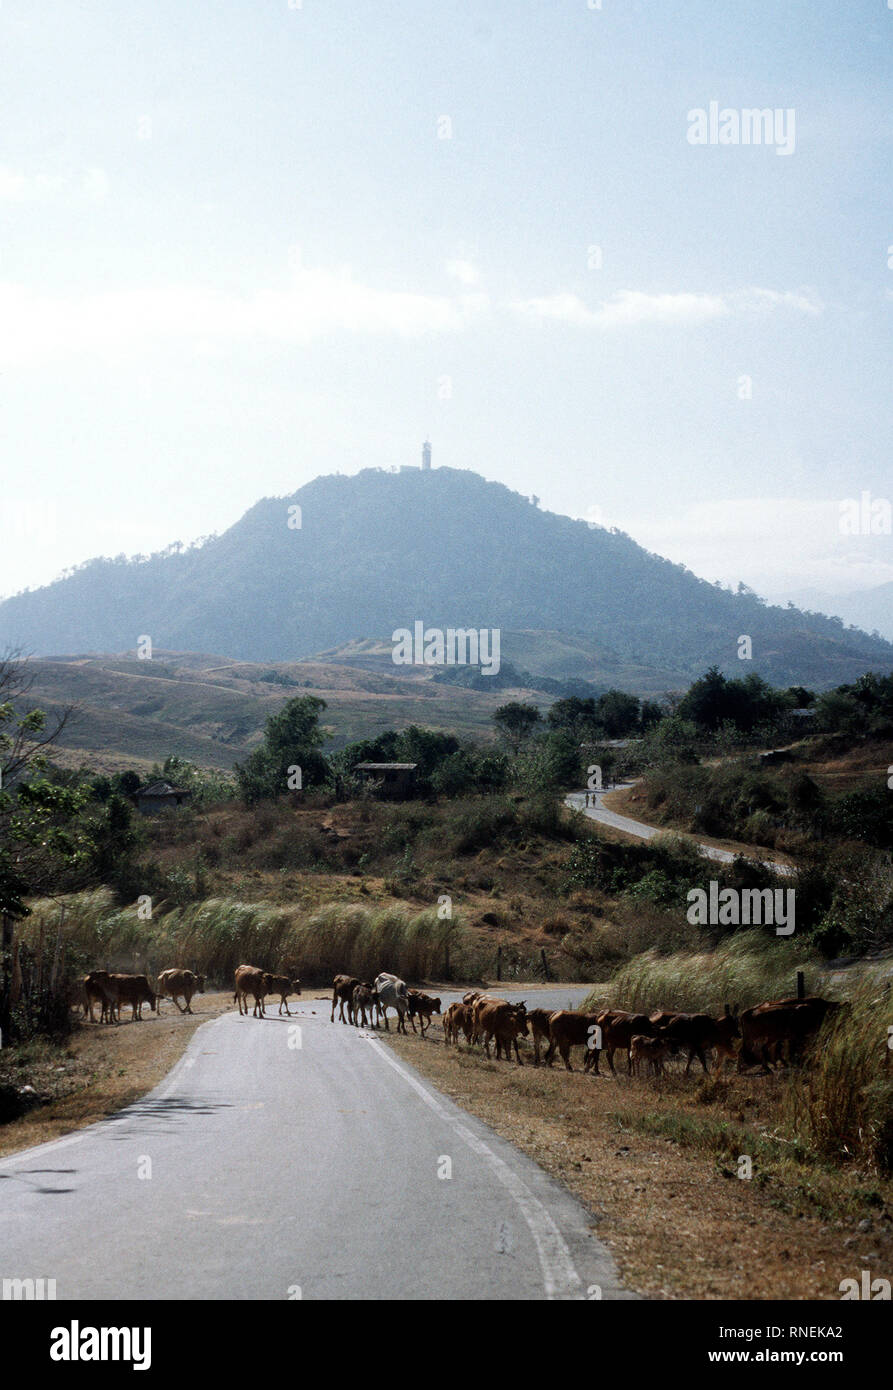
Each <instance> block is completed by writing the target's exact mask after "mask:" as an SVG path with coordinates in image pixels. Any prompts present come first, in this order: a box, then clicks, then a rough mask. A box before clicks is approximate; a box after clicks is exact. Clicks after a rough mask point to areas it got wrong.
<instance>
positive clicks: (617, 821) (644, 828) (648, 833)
mask: <svg viewBox="0 0 893 1390" xmlns="http://www.w3.org/2000/svg"><path fill="white" fill-rule="evenodd" d="M632 786H635V783H634V782H618V783H617V786H616V787H612V788H611V791H618V792H619V791H626V790H627V788H628V787H632ZM607 794H608V793H607V792H604V791H600V792H586V791H580V792H569V793H568V795H567V796H566V797H565V798H564V804H565V806H570V808H571V810H573V811H582V812H583V814H584V816H588V817H589V819H590V820H594V821H598V823H599V825H610V826H613V827H614V829H615V830H625V831H626V833H627V834H628V835H635V836H636V838H637V839H639V840H653V839H654V837H655V835H665V834H666V833H667V831H668V829H669V827H668V826H666V825H647V824H646V823H645V821H641V820H632V819H631V818H630V817H629V816H622V815H621V814H620V813H619V811H611V810H609V808H608V807H607V806H606V805H605V802H604V799H605V796H606V795H607ZM587 796H588V797H589V799H590V803H591V804H590V805H588V806H587V805H586V798H587ZM686 838H689V839H691V838H693V837H692V836H687V837H686ZM695 844H696V845H697V846H698V849H699V850H700V851H701V853H702V854H703V855H704V856H705V857H706V858H707V859H717V860H719V862H720V863H722V864H731V863H733V862H734V859H735V855H734V853H733V851H731V850H728V849H718V848H717V847H716V845H705V844H704V843H703V841H701V840H695ZM759 862H760V863H761V864H762V865H763V867H764V868H766V869H771V870H772V871H773V873H776V874H782V875H784V876H789V875H790V874H792V873H793V872H794V870H793V869H792V868H791V866H790V864H781V863H779V862H778V861H777V860H775V859H761V860H760V861H759Z"/></svg>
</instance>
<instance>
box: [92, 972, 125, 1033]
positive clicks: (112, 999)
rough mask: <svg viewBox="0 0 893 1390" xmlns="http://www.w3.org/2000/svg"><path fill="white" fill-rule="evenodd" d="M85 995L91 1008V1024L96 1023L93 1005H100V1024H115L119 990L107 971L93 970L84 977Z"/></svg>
mask: <svg viewBox="0 0 893 1390" xmlns="http://www.w3.org/2000/svg"><path fill="white" fill-rule="evenodd" d="M83 983H84V994H85V995H86V997H87V1004H88V1006H89V1013H90V1022H91V1023H95V1022H96V1020H95V1018H94V1017H93V1005H94V1004H98V1005H99V1021H100V1023H115V1022H116V1021H117V1020H116V1017H115V1009H116V1006H117V1003H118V989H117V986H116V985H115V984H114V982H113V980H112V977H111V975H110V974H109V972H108V971H107V970H91V971H90V973H89V975H85V976H84V982H83Z"/></svg>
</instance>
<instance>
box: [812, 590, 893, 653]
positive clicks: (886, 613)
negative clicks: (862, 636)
mask: <svg viewBox="0 0 893 1390" xmlns="http://www.w3.org/2000/svg"><path fill="white" fill-rule="evenodd" d="M791 599H792V601H793V602H794V603H796V604H798V605H799V606H800V607H802V608H810V609H815V610H816V611H817V612H819V613H832V614H835V615H836V616H837V617H838V618H842V619H843V621H844V622H845V623H853V624H855V626H856V627H860V628H863V629H864V630H865V632H879V633H880V635H881V636H882V637H885V638H886V639H887V640H888V641H893V582H891V583H889V584H878V585H876V586H875V587H874V588H872V589H854V590H851V592H850V593H847V594H825V593H820V592H819V591H818V590H816V589H802V590H800V591H799V592H797V593H795V594H792V595H791Z"/></svg>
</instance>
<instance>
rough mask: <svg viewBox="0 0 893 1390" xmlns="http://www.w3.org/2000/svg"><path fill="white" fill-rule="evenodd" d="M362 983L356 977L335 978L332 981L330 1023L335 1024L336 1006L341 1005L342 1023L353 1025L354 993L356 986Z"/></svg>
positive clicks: (337, 976)
mask: <svg viewBox="0 0 893 1390" xmlns="http://www.w3.org/2000/svg"><path fill="white" fill-rule="evenodd" d="M361 983H362V981H361V980H358V979H357V977H356V975H336V976H335V978H334V980H333V981H332V1017H331V1018H330V1019H329V1022H330V1023H334V1022H335V1005H336V1004H340V1005H341V1009H340V1011H339V1014H338V1018H339V1020H340V1022H341V1023H353V1014H352V1011H351V1005H352V1002H353V992H354V989H355V988H356V986H357V985H358V984H361ZM345 1004H346V1005H347V1018H345V1017H344V1005H345Z"/></svg>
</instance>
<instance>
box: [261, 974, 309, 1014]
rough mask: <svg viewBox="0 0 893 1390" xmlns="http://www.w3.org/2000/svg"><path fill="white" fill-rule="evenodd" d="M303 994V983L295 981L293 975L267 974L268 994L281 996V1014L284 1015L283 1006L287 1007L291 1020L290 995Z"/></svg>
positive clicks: (286, 1010)
mask: <svg viewBox="0 0 893 1390" xmlns="http://www.w3.org/2000/svg"><path fill="white" fill-rule="evenodd" d="M300 993H301V981H300V980H293V979H292V977H291V975H270V974H269V973H267V994H278V995H279V1012H280V1013H282V1005H283V1004H284V1005H285V1012H286V1013H287V1014H288V1016H289V1018H291V1009H290V1008H289V1007H288V996H289V995H290V994H300Z"/></svg>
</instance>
